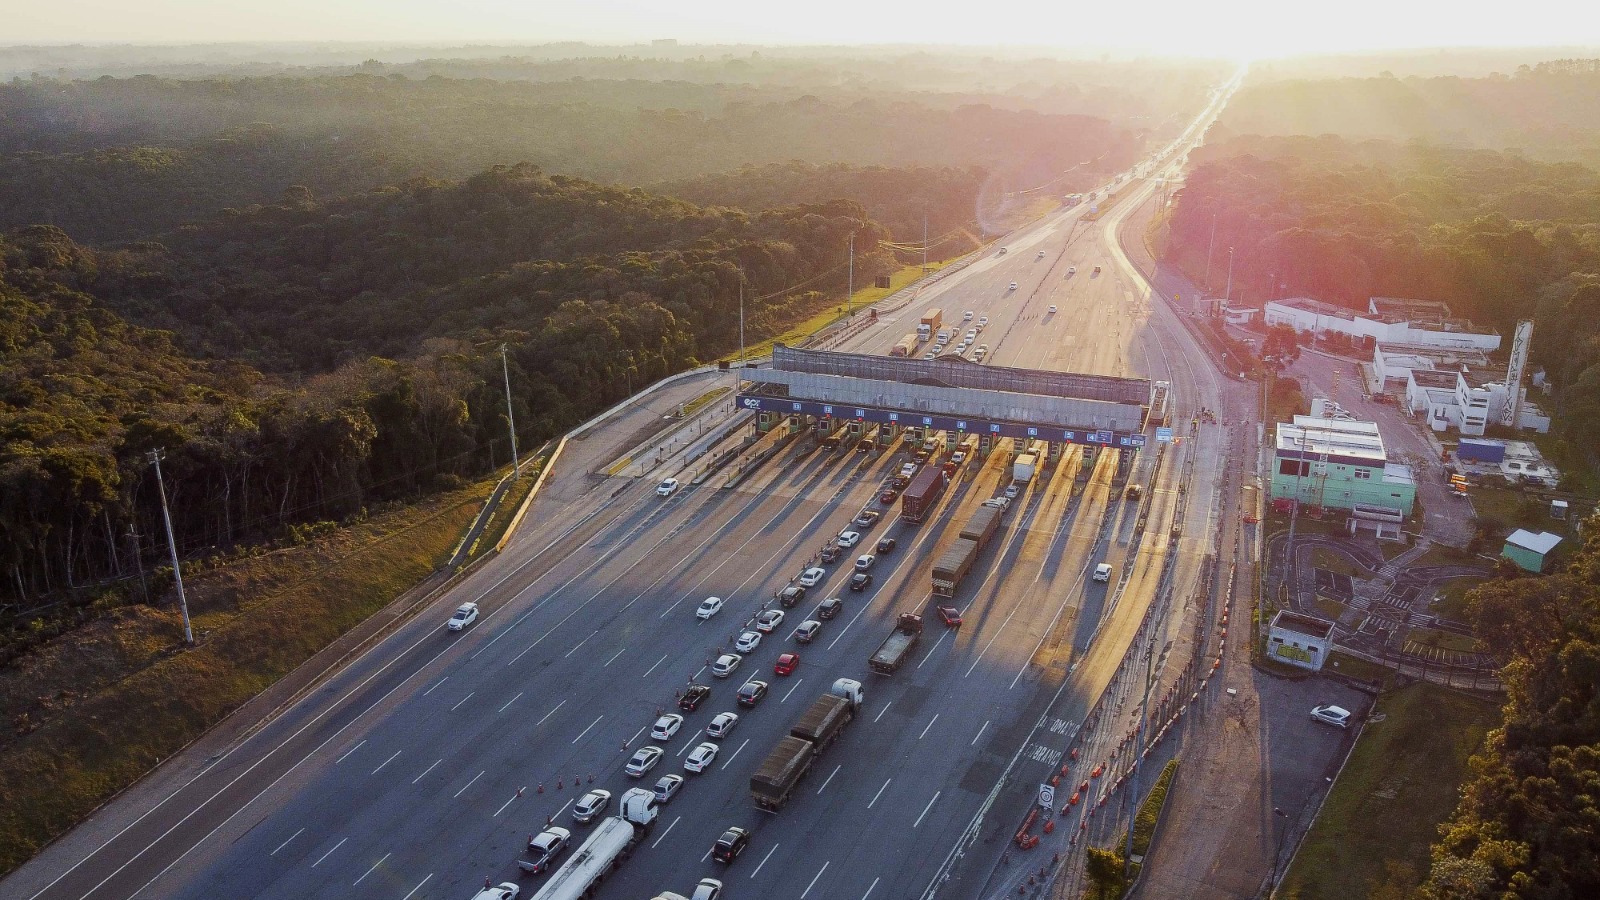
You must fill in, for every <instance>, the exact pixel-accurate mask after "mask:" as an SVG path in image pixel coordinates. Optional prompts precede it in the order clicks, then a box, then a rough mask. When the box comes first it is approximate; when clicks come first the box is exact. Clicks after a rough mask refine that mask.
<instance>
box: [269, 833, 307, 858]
mask: <svg viewBox="0 0 1600 900" xmlns="http://www.w3.org/2000/svg"><path fill="white" fill-rule="evenodd" d="M305 831H306V830H305V829H304V828H302V829H300V830H299V831H296V832H295V833H294V834H291V835H289V841H292V840H294V839H295V838H297V837H299V836H300V835H302V834H305ZM289 841H284V842H283V843H281V844H279V845H278V850H282V849H283V848H285V847H287V846H289ZM278 850H274V851H272V852H271V853H268V854H267V855H268V856H277V855H278Z"/></svg>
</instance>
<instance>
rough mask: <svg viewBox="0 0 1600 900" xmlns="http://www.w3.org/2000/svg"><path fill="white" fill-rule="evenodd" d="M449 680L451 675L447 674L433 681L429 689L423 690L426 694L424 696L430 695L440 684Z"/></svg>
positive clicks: (423, 693)
mask: <svg viewBox="0 0 1600 900" xmlns="http://www.w3.org/2000/svg"><path fill="white" fill-rule="evenodd" d="M449 680H450V676H449V675H446V676H445V677H443V678H441V679H439V680H438V681H435V682H434V683H433V687H430V688H428V689H427V690H425V691H423V692H422V696H424V697H426V696H428V695H429V694H431V693H433V692H434V691H435V690H437V689H438V688H439V685H441V684H444V683H445V682H446V681H449Z"/></svg>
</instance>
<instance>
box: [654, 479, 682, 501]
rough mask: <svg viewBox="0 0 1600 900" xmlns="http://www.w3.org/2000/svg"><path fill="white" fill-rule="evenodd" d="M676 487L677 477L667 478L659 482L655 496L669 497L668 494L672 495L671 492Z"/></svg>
mask: <svg viewBox="0 0 1600 900" xmlns="http://www.w3.org/2000/svg"><path fill="white" fill-rule="evenodd" d="M677 489H678V479H676V478H668V479H667V480H666V481H663V482H661V484H660V485H658V486H657V487H656V496H657V497H670V496H672V492H673V491H675V490H677Z"/></svg>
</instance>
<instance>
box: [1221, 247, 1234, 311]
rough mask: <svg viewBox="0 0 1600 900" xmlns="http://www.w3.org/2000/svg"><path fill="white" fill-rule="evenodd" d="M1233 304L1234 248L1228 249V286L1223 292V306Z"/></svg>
mask: <svg viewBox="0 0 1600 900" xmlns="http://www.w3.org/2000/svg"><path fill="white" fill-rule="evenodd" d="M1232 302H1233V248H1232V247H1229V248H1228V286H1227V288H1226V289H1224V290H1223V292H1222V305H1223V306H1227V305H1229V304H1230V303H1232Z"/></svg>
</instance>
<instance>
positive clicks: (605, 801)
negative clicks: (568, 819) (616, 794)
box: [572, 790, 611, 825]
mask: <svg viewBox="0 0 1600 900" xmlns="http://www.w3.org/2000/svg"><path fill="white" fill-rule="evenodd" d="M610 805H611V792H610V791H602V790H593V791H590V792H589V793H587V794H584V795H583V796H582V797H580V798H578V802H577V803H576V804H574V805H573V807H572V821H574V822H577V823H578V824H580V825H587V824H589V823H590V822H593V821H594V820H595V819H598V818H599V817H600V814H601V813H603V812H605V811H606V807H607V806H610Z"/></svg>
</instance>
